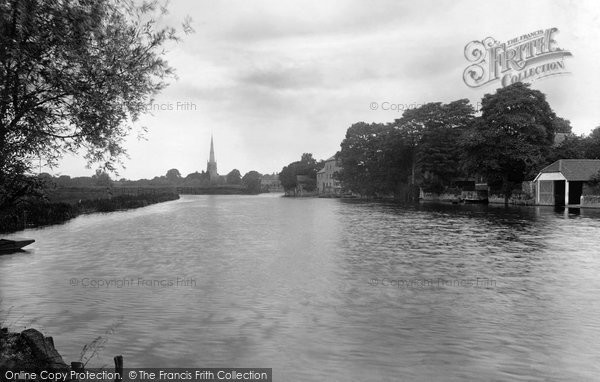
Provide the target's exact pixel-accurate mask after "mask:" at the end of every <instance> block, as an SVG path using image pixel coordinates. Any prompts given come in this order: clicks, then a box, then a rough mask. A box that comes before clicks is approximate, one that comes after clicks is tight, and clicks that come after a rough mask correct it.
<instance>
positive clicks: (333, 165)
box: [317, 156, 342, 195]
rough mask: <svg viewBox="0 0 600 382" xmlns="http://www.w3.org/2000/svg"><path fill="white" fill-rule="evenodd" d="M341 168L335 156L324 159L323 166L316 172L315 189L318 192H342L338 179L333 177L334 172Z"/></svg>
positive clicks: (336, 193) (334, 193)
mask: <svg viewBox="0 0 600 382" xmlns="http://www.w3.org/2000/svg"><path fill="white" fill-rule="evenodd" d="M341 169H342V167H341V166H340V165H339V163H338V161H337V160H336V159H335V156H332V157H331V158H329V159H327V160H326V161H325V166H324V167H323V168H322V169H321V170H320V171H319V172H317V189H318V191H319V194H333V195H338V194H340V193H341V192H342V185H341V183H340V181H339V180H337V179H334V174H335V173H336V172H337V171H340V170H341Z"/></svg>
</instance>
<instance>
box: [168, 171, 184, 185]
mask: <svg viewBox="0 0 600 382" xmlns="http://www.w3.org/2000/svg"><path fill="white" fill-rule="evenodd" d="M165 177H166V178H167V182H169V183H171V184H179V183H181V181H182V178H181V173H180V172H179V170H178V169H176V168H172V169H170V170H169V171H167V173H166V174H165Z"/></svg>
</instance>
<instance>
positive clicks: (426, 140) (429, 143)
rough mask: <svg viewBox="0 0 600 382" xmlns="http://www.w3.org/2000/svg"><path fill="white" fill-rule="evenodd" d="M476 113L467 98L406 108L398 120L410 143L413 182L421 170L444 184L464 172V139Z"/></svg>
mask: <svg viewBox="0 0 600 382" xmlns="http://www.w3.org/2000/svg"><path fill="white" fill-rule="evenodd" d="M474 113H475V111H474V109H473V107H472V106H471V104H470V103H469V100H467V99H461V100H457V101H453V102H450V103H448V104H442V103H440V102H432V103H427V104H425V105H423V106H420V107H418V108H415V109H408V110H406V111H405V112H404V113H403V115H402V118H400V119H397V120H396V121H395V122H394V124H395V126H397V128H398V129H399V132H400V133H401V134H402V136H404V137H405V139H404V141H405V142H407V144H408V149H409V152H410V156H409V160H410V164H411V182H412V183H414V182H415V178H416V176H417V172H419V173H422V174H426V175H430V179H429V180H430V181H435V182H440V183H441V184H443V185H448V184H449V183H450V182H451V181H452V180H453V179H455V178H456V177H458V176H459V175H461V170H460V167H461V166H460V159H461V150H462V148H461V146H460V142H461V138H462V135H463V133H464V132H465V131H466V129H467V128H468V127H470V125H471V123H472V121H473V119H474Z"/></svg>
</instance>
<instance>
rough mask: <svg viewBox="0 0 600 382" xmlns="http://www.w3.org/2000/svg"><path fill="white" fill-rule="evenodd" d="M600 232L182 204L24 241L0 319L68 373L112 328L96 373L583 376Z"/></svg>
mask: <svg viewBox="0 0 600 382" xmlns="http://www.w3.org/2000/svg"><path fill="white" fill-rule="evenodd" d="M599 228H600V211H592V210H581V211H577V212H576V213H575V211H568V210H567V211H565V210H562V209H560V210H554V209H553V208H531V207H528V208H505V207H503V206H489V207H488V206H455V205H433V204H431V205H416V206H415V205H412V206H401V205H395V204H386V203H368V202H361V201H342V200H334V199H289V198H280V197H277V196H274V195H261V196H185V197H182V199H180V200H178V201H173V202H168V203H163V204H159V205H154V206H150V207H147V208H143V209H138V210H133V211H125V212H116V213H109V214H94V215H89V216H82V217H79V218H77V219H74V220H72V221H70V222H68V223H67V224H64V225H61V226H53V227H49V228H45V229H39V230H28V231H27V232H24V233H23V232H21V233H19V234H18V236H30V237H33V238H35V239H36V240H37V241H36V243H35V244H33V245H32V246H31V248H32V249H31V250H30V251H28V252H25V253H21V254H16V255H8V256H2V257H0V298H1V299H2V301H1V303H0V309H1V310H2V311H3V315H4V316H5V317H3V318H4V320H5V321H7V322H8V323H9V324H11V325H12V326H13V328H14V329H21V328H22V327H24V326H28V327H30V326H33V327H36V328H39V329H41V330H43V331H44V332H45V333H46V334H47V335H52V336H53V337H54V339H55V342H56V344H57V347H58V349H59V351H60V352H61V353H62V354H63V356H64V358H65V360H66V361H67V362H70V361H74V360H77V359H78V358H79V353H80V351H81V348H82V347H83V345H85V344H86V343H89V342H91V340H93V339H94V338H95V337H96V336H98V335H102V334H103V333H104V332H105V331H106V330H107V329H109V328H110V327H115V328H116V331H115V334H114V335H112V336H110V337H109V342H108V343H107V345H106V348H105V350H104V351H103V353H102V354H101V356H100V357H99V358H98V359H96V360H94V361H93V363H95V364H96V365H103V364H107V365H111V363H112V362H111V358H112V356H113V355H115V354H123V355H124V358H125V365H126V367H130V366H131V367H133V366H163V367H176V366H182V367H193V366H198V367H211V366H212V367H217V366H233V367H272V368H273V374H274V379H275V380H281V381H304V380H307V381H316V380H327V381H347V380H373V381H396V380H399V379H406V380H413V379H415V380H430V379H435V380H446V381H448V380H463V379H471V380H472V379H477V380H537V379H539V380H591V379H593V378H597V376H598V375H600V341H598V340H597V339H598V338H600V281H599V280H598V275H599V274H600V260H599V258H598V256H599V254H600V250H598V248H599V246H600V237H599V235H598V233H599V232H600V230H599ZM93 286H96V287H93ZM11 307H12V309H10V308H11Z"/></svg>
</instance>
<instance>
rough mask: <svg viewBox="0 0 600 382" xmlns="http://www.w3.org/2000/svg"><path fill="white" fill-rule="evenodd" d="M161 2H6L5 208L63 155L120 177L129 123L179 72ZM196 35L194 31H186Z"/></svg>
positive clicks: (2, 44) (1, 99) (0, 148)
mask: <svg viewBox="0 0 600 382" xmlns="http://www.w3.org/2000/svg"><path fill="white" fill-rule="evenodd" d="M164 12H166V10H165V9H164V7H162V6H161V5H160V4H158V3H157V2H144V3H143V4H142V5H141V6H135V5H133V3H132V2H129V1H125V2H121V1H118V0H56V1H46V0H0V209H2V208H3V207H6V206H8V205H11V204H13V203H15V201H16V200H18V198H19V197H21V196H22V195H25V194H27V193H29V192H31V191H32V190H33V188H35V184H34V182H33V178H32V177H28V176H27V174H28V173H30V172H31V169H32V162H33V161H37V160H39V158H41V159H42V160H44V161H45V162H46V163H47V164H49V165H55V164H56V163H57V161H58V159H59V158H60V157H61V155H62V154H64V153H65V152H73V153H77V152H79V151H80V150H82V152H83V153H84V155H85V158H86V160H87V161H88V164H91V163H96V162H97V163H99V164H100V165H101V166H102V167H103V168H104V169H106V170H114V169H115V166H116V165H118V163H119V159H120V158H122V156H123V155H125V154H126V153H125V149H124V147H123V143H124V139H125V137H126V136H127V135H128V133H130V131H131V128H132V127H131V123H132V122H134V121H136V119H137V118H138V117H139V116H140V114H141V113H143V112H144V111H145V110H147V105H148V104H149V103H150V102H151V101H152V99H153V96H154V95H155V94H156V93H157V92H158V91H160V90H161V89H162V88H164V86H165V80H166V79H167V78H169V77H170V76H171V75H172V69H171V67H169V65H168V64H167V62H166V61H165V60H164V58H163V56H164V48H165V44H166V43H167V42H168V41H170V40H176V39H177V37H176V32H175V30H174V29H173V28H171V27H158V26H157V25H158V23H157V17H160V15H161V14H162V13H164ZM184 30H186V31H189V24H186V25H184Z"/></svg>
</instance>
